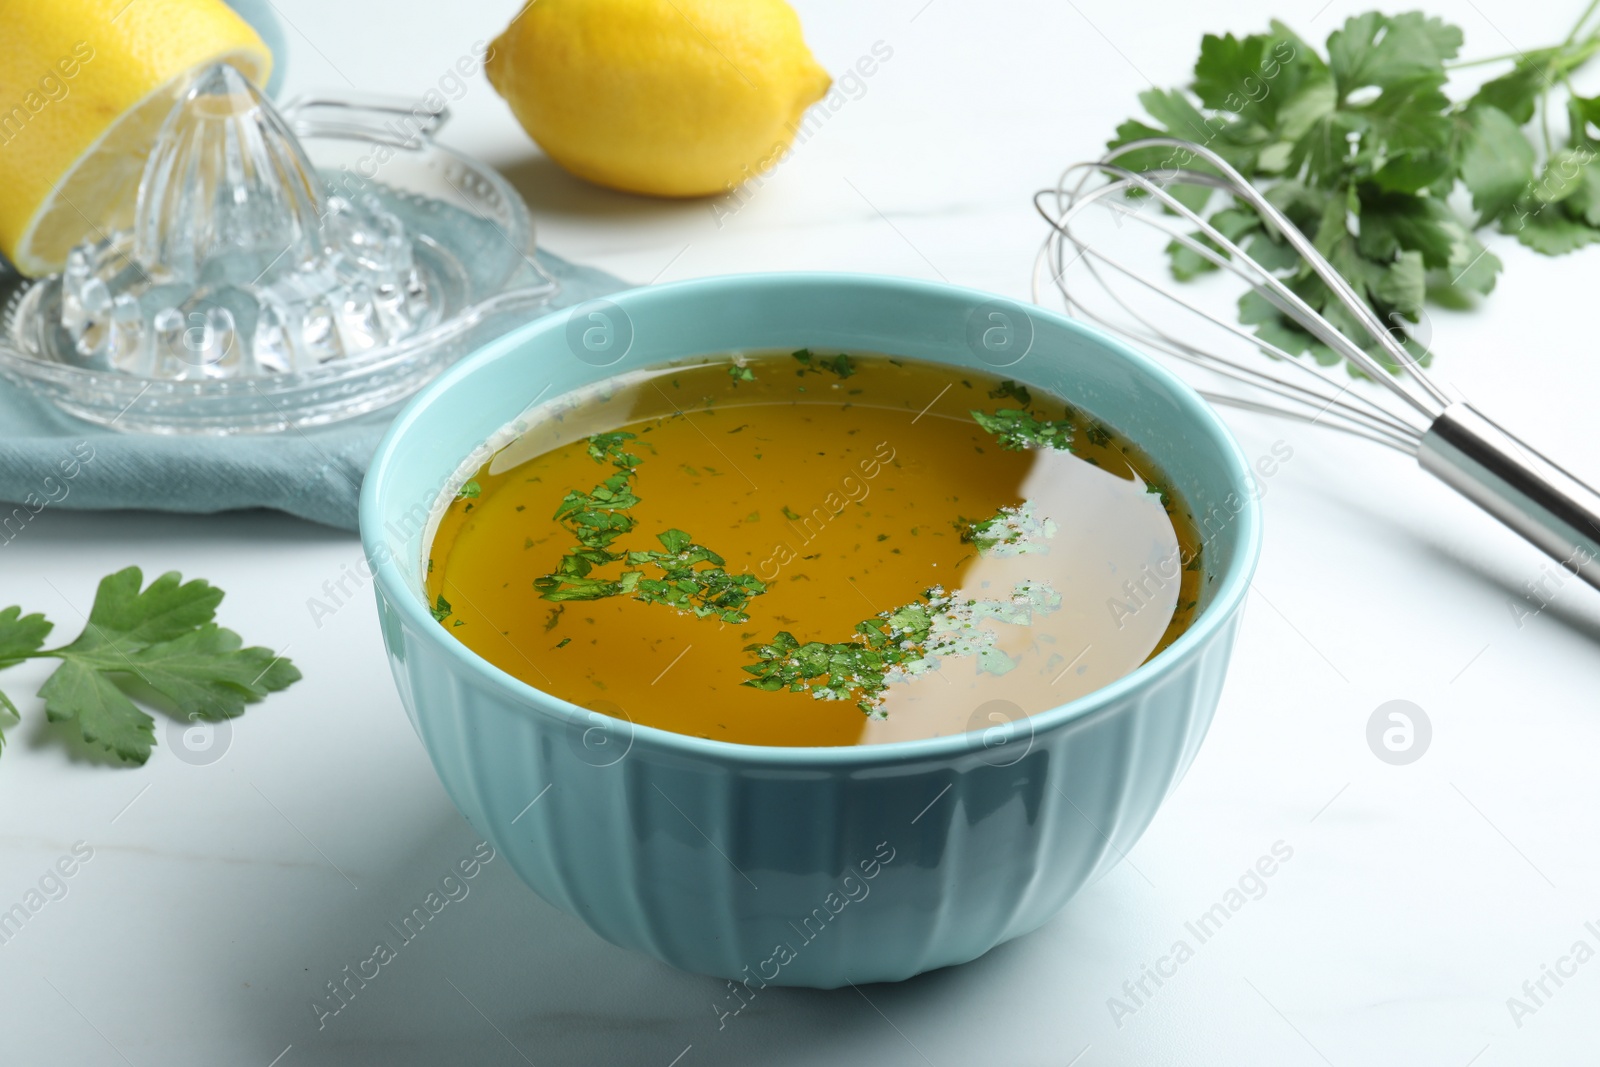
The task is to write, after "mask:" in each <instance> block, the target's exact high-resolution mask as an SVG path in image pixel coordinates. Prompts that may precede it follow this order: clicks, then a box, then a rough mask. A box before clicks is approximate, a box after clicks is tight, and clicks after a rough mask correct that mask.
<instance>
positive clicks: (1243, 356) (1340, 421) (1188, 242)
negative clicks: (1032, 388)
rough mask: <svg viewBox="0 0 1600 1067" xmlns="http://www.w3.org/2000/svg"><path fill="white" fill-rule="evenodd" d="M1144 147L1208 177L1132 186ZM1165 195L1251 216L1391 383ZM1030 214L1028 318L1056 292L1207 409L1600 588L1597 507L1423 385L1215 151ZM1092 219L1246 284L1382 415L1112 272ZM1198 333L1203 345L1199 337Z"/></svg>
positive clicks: (1164, 284)
mask: <svg viewBox="0 0 1600 1067" xmlns="http://www.w3.org/2000/svg"><path fill="white" fill-rule="evenodd" d="M1150 148H1171V149H1172V150H1173V158H1177V157H1178V156H1180V155H1185V154H1186V155H1187V156H1188V157H1189V158H1191V159H1197V160H1202V161H1204V162H1205V163H1206V164H1207V165H1208V166H1210V167H1211V168H1214V170H1215V173H1209V172H1204V171H1198V170H1193V169H1189V168H1188V167H1176V168H1170V169H1162V170H1156V171H1144V172H1140V171H1135V170H1131V169H1129V168H1127V167H1125V166H1122V165H1120V164H1119V163H1118V160H1119V159H1121V158H1123V157H1124V156H1126V155H1128V154H1129V153H1132V152H1137V151H1139V150H1141V149H1150ZM1175 185H1191V186H1199V187H1202V188H1205V189H1207V190H1217V189H1220V190H1222V191H1224V192H1226V193H1228V194H1230V195H1231V196H1232V197H1233V198H1234V202H1235V205H1234V206H1237V207H1245V208H1249V209H1252V210H1254V211H1255V212H1257V213H1258V214H1259V215H1260V216H1261V218H1262V219H1263V221H1264V222H1265V224H1266V226H1267V228H1268V229H1269V231H1271V232H1272V233H1273V234H1275V235H1276V236H1277V237H1279V238H1280V239H1281V240H1282V241H1284V242H1286V243H1287V244H1288V245H1289V246H1290V247H1291V248H1293V249H1294V251H1295V252H1297V253H1298V254H1299V255H1300V257H1302V259H1303V260H1304V261H1305V262H1306V263H1307V264H1308V265H1309V266H1310V267H1311V269H1312V270H1313V271H1315V272H1316V274H1317V276H1318V277H1319V278H1321V279H1322V281H1323V283H1324V284H1326V285H1327V287H1328V289H1329V290H1330V291H1331V292H1332V293H1333V294H1334V296H1335V297H1336V298H1337V299H1338V300H1339V302H1340V303H1341V304H1342V305H1343V306H1344V307H1345V308H1346V309H1347V310H1348V311H1349V313H1350V315H1351V316H1352V317H1353V318H1354V320H1355V321H1356V322H1358V323H1359V324H1360V325H1361V327H1362V329H1363V331H1364V332H1365V333H1366V335H1367V336H1368V338H1369V339H1370V342H1371V343H1373V344H1376V345H1377V346H1378V347H1379V348H1380V349H1381V350H1382V351H1383V353H1384V354H1385V355H1386V356H1387V357H1388V358H1389V360H1391V361H1392V363H1393V364H1394V366H1396V367H1398V368H1399V373H1398V374H1396V373H1391V371H1390V369H1389V368H1387V367H1385V366H1384V365H1383V364H1382V363H1381V362H1380V361H1379V360H1378V359H1375V358H1374V357H1373V356H1372V355H1371V354H1370V353H1369V352H1368V351H1367V346H1363V345H1362V344H1358V343H1357V342H1356V341H1355V340H1353V339H1352V338H1350V337H1348V336H1346V335H1345V334H1344V333H1341V332H1340V331H1339V330H1338V329H1336V328H1334V326H1333V325H1332V324H1331V323H1330V322H1329V321H1328V320H1327V319H1326V318H1324V317H1323V316H1322V315H1321V314H1319V313H1318V312H1317V311H1316V310H1315V309H1314V308H1313V307H1312V306H1311V305H1310V304H1308V303H1307V302H1306V301H1305V300H1303V299H1302V298H1301V297H1300V296H1299V295H1298V294H1296V293H1295V292H1294V291H1293V290H1292V289H1290V288H1289V286H1288V285H1287V284H1285V278H1284V277H1281V276H1280V274H1279V273H1278V272H1275V271H1273V270H1271V269H1269V268H1268V267H1266V266H1264V265H1262V264H1261V263H1258V262H1256V261H1255V260H1254V259H1252V258H1250V257H1249V256H1248V255H1246V254H1245V253H1244V252H1243V251H1242V250H1241V249H1240V248H1239V246H1238V245H1236V244H1235V243H1234V242H1233V241H1231V240H1230V239H1229V238H1228V237H1227V236H1226V235H1225V234H1223V233H1222V232H1221V231H1220V230H1219V229H1217V227H1215V226H1213V225H1211V224H1210V223H1208V222H1206V221H1205V220H1204V219H1202V218H1201V216H1200V215H1199V214H1198V213H1197V212H1196V211H1194V210H1191V209H1190V208H1189V207H1187V206H1185V204H1184V203H1183V202H1181V201H1180V200H1179V199H1178V198H1177V197H1174V196H1173V195H1172V193H1171V192H1169V191H1168V190H1169V188H1170V187H1172V186H1175ZM1130 193H1134V194H1135V195H1133V196H1130V195H1129V194H1130ZM1138 193H1143V194H1144V195H1142V196H1139V195H1138ZM1034 204H1035V206H1036V207H1037V208H1038V209H1039V213H1040V214H1041V215H1043V216H1044V218H1045V220H1046V221H1047V222H1049V223H1050V227H1051V232H1050V235H1049V236H1048V237H1047V238H1046V240H1045V242H1044V245H1043V247H1042V248H1041V249H1040V250H1039V256H1038V258H1037V260H1036V261H1035V263H1034V276H1033V299H1034V302H1035V303H1040V302H1041V299H1040V298H1041V296H1042V294H1043V291H1044V290H1045V288H1046V287H1048V286H1054V287H1055V288H1056V289H1057V290H1058V291H1059V293H1060V295H1061V298H1062V300H1063V301H1064V302H1065V306H1066V310H1067V312H1068V313H1069V314H1072V315H1074V316H1076V317H1078V318H1082V319H1086V320H1089V321H1092V322H1095V323H1097V324H1098V325H1101V326H1103V327H1106V328H1108V329H1110V330H1112V331H1113V332H1115V333H1118V334H1121V335H1122V336H1124V337H1126V338H1128V339H1129V340H1130V341H1132V342H1133V343H1134V344H1135V345H1136V346H1139V347H1142V348H1145V349H1153V350H1156V351H1160V352H1164V353H1166V354H1167V355H1170V356H1173V357H1175V358H1177V359H1179V360H1182V361H1184V362H1186V363H1190V364H1193V365H1195V366H1198V367H1202V368H1204V369H1205V370H1207V371H1209V372H1211V373H1212V374H1214V375H1217V376H1220V378H1222V379H1225V380H1226V381H1227V383H1229V384H1230V385H1231V387H1232V390H1231V391H1228V392H1221V391H1218V390H1215V389H1202V390H1201V393H1202V394H1203V395H1204V396H1206V397H1207V399H1209V400H1211V401H1212V402H1213V403H1219V404H1226V405H1229V406H1232V407H1239V408H1244V409H1247V410H1252V411H1260V412H1266V413H1269V414H1274V415H1280V416H1284V417H1287V418H1291V419H1297V420H1300V421H1303V422H1308V423H1314V424H1317V425H1321V426H1325V427H1328V428H1330V429H1337V430H1342V431H1344V432H1346V433H1351V434H1355V435H1356V436H1359V437H1364V438H1366V439H1368V440H1371V441H1375V442H1377V443H1379V444H1383V445H1386V446H1388V447H1390V448H1394V449H1396V450H1398V451H1400V452H1404V453H1406V454H1408V455H1412V456H1415V457H1416V459H1417V461H1418V463H1420V464H1421V466H1422V468H1423V469H1424V470H1427V471H1429V472H1430V473H1432V474H1433V475H1435V476H1436V477H1438V478H1439V479H1440V480H1441V481H1443V482H1444V483H1445V484H1447V485H1449V486H1450V487H1451V488H1453V489H1455V490H1456V491H1457V492H1459V493H1461V494H1462V495H1463V496H1465V497H1466V498H1467V499H1469V500H1471V501H1472V502H1473V503H1475V504H1477V505H1478V506H1479V507H1481V508H1483V509H1484V510H1485V511H1487V512H1488V513H1489V514H1491V515H1493V516H1494V517H1495V518H1497V519H1499V520H1500V521H1501V522H1503V523H1505V524H1506V525H1507V526H1509V527H1510V528H1511V529H1513V530H1515V531H1516V532H1517V533H1518V534H1520V535H1522V536H1523V537H1524V538H1526V539H1527V540H1528V541H1529V542H1531V543H1532V544H1534V545H1535V546H1537V547H1538V548H1539V549H1540V550H1542V551H1543V552H1545V553H1546V554H1548V555H1549V556H1550V557H1551V558H1552V559H1554V560H1556V561H1557V562H1558V563H1560V564H1561V565H1562V566H1564V567H1566V568H1567V569H1568V570H1570V571H1572V572H1573V573H1575V574H1577V575H1578V576H1579V577H1581V578H1582V579H1583V580H1584V581H1586V582H1588V583H1589V584H1590V585H1592V586H1595V587H1596V588H1600V494H1597V493H1596V492H1595V491H1594V490H1593V489H1591V488H1590V487H1589V486H1588V485H1586V484H1585V483H1584V482H1582V481H1581V480H1579V479H1578V478H1576V477H1574V476H1573V475H1572V474H1570V473H1569V472H1567V471H1566V470H1564V469H1562V467H1561V466H1560V465H1558V464H1557V463H1555V462H1554V461H1552V460H1550V459H1548V458H1547V457H1545V456H1543V455H1541V454H1540V453H1539V452H1538V451H1537V450H1535V449H1534V448H1532V447H1531V446H1529V445H1528V444H1526V443H1525V442H1523V441H1521V440H1520V439H1518V438H1517V437H1516V436H1514V435H1513V434H1511V433H1509V432H1507V431H1506V430H1504V429H1503V428H1501V427H1500V426H1499V425H1498V424H1496V423H1495V422H1493V421H1492V420H1490V419H1489V418H1487V417H1485V416H1484V415H1482V414H1481V413H1479V412H1478V411H1477V410H1476V409H1475V408H1473V407H1472V406H1471V405H1469V404H1467V403H1464V402H1461V401H1455V400H1452V399H1451V398H1450V397H1449V396H1448V395H1446V394H1445V392H1444V391H1443V390H1442V389H1440V388H1439V387H1438V386H1437V385H1435V384H1434V383H1433V382H1432V381H1430V380H1429V379H1428V376H1427V375H1426V374H1425V373H1424V372H1423V370H1422V368H1421V367H1420V366H1419V365H1418V363H1417V358H1416V357H1415V356H1413V355H1412V354H1411V353H1410V352H1409V351H1408V350H1407V348H1406V346H1405V345H1404V344H1403V343H1402V342H1401V340H1400V339H1398V338H1397V337H1396V336H1395V335H1394V334H1393V333H1392V332H1391V331H1390V329H1389V328H1388V327H1386V325H1385V324H1384V323H1383V322H1382V321H1381V320H1380V319H1379V318H1378V316H1377V315H1376V314H1375V313H1374V312H1373V310H1372V309H1371V308H1370V307H1369V306H1368V305H1367V303H1366V301H1365V300H1363V299H1362V297H1361V296H1360V294H1358V293H1357V292H1356V291H1355V289H1353V288H1352V287H1351V285H1350V283H1349V282H1348V281H1346V280H1345V279H1344V278H1343V277H1341V276H1340V275H1339V272H1338V271H1336V270H1334V268H1333V266H1332V265H1331V264H1330V263H1329V262H1328V261H1327V260H1326V259H1325V258H1324V257H1323V256H1322V254H1321V253H1319V252H1318V251H1317V249H1316V248H1315V247H1314V246H1313V245H1312V243H1311V241H1310V240H1309V239H1308V238H1307V237H1306V236H1305V234H1303V233H1302V232H1300V230H1299V229H1298V228H1297V227H1296V226H1295V225H1294V223H1292V222H1290V221H1289V219H1288V218H1287V217H1286V216H1285V215H1284V214H1283V212H1281V211H1280V210H1278V208H1277V207H1275V206H1274V205H1273V204H1272V203H1271V202H1270V201H1269V200H1268V199H1267V198H1266V196H1265V195H1263V193H1262V192H1261V191H1260V190H1259V189H1257V188H1256V187H1255V186H1254V185H1252V184H1251V183H1250V182H1249V181H1248V180H1247V179H1246V178H1245V177H1244V176H1243V175H1242V174H1240V173H1239V172H1238V171H1237V170H1235V169H1234V168H1233V167H1232V166H1230V165H1229V164H1228V163H1227V161H1225V160H1224V159H1222V158H1221V157H1220V156H1218V155H1217V154H1216V153H1215V152H1212V151H1211V150H1210V149H1208V148H1206V147H1204V146H1203V145H1199V144H1195V143H1193V142H1189V141H1182V140H1177V139H1169V138H1150V139H1147V140H1142V141H1136V142H1133V143H1130V144H1127V145H1124V146H1122V147H1120V148H1117V149H1114V150H1112V151H1111V152H1109V153H1107V154H1106V155H1105V156H1104V157H1102V158H1101V159H1099V160H1097V161H1095V162H1092V163H1079V164H1075V165H1074V166H1071V167H1068V168H1067V170H1066V171H1065V172H1064V173H1063V174H1062V176H1061V180H1060V182H1059V183H1058V184H1057V185H1056V187H1055V188H1054V189H1045V190H1041V191H1040V192H1039V193H1038V194H1037V195H1036V196H1035V197H1034ZM1096 207H1098V208H1101V209H1102V210H1103V211H1109V212H1110V214H1111V217H1112V219H1113V221H1115V222H1116V224H1117V227H1118V229H1119V230H1120V229H1121V228H1122V226H1123V224H1124V223H1127V222H1134V223H1137V224H1139V225H1143V226H1148V227H1151V228H1153V229H1154V230H1157V231H1159V232H1160V233H1162V234H1164V235H1166V237H1168V238H1169V239H1170V240H1172V241H1175V242H1177V243H1178V244H1180V245H1182V246H1183V247H1184V248H1187V249H1189V250H1190V251H1192V252H1193V253H1195V254H1196V255H1198V256H1199V257H1201V258H1202V259H1204V260H1206V261H1207V262H1209V263H1210V264H1212V265H1214V266H1216V267H1218V268H1219V269H1221V270H1222V271H1226V272H1228V273H1230V274H1232V275H1234V276H1236V277H1238V278H1241V279H1243V280H1244V281H1245V283H1246V284H1247V285H1249V286H1250V287H1251V288H1253V289H1254V290H1255V291H1256V292H1258V293H1259V294H1261V296H1262V297H1264V298H1265V299H1266V300H1267V301H1269V302H1270V303H1271V304H1272V305H1273V306H1274V307H1276V308H1277V309H1278V310H1279V311H1280V312H1282V313H1283V314H1284V315H1285V316H1287V317H1288V318H1290V319H1292V320H1293V321H1294V322H1296V323H1298V324H1299V325H1300V326H1302V327H1303V328H1304V329H1305V330H1307V331H1308V332H1309V333H1311V334H1312V335H1313V336H1314V337H1316V339H1317V340H1319V341H1321V342H1322V343H1323V344H1325V345H1326V346H1327V347H1328V348H1329V349H1331V350H1332V351H1333V352H1334V353H1336V354H1337V355H1338V356H1339V357H1340V359H1341V361H1342V362H1343V363H1348V364H1349V366H1351V367H1354V368H1356V369H1357V370H1359V371H1360V372H1361V374H1362V375H1363V376H1364V377H1365V378H1366V379H1369V380H1370V381H1371V382H1375V383H1377V386H1378V387H1379V389H1381V390H1382V391H1384V392H1386V393H1387V394H1389V400H1388V402H1387V403H1380V402H1379V397H1377V396H1375V395H1372V394H1374V393H1377V390H1374V389H1373V388H1372V387H1371V386H1370V385H1368V384H1367V383H1365V382H1363V381H1361V380H1360V379H1358V378H1356V377H1353V376H1351V375H1349V374H1348V372H1347V370H1346V369H1345V368H1343V367H1342V366H1340V365H1336V367H1335V368H1334V369H1336V370H1338V376H1335V374H1333V373H1330V372H1329V371H1328V370H1325V369H1323V368H1321V367H1319V366H1317V365H1316V364H1315V363H1314V362H1313V361H1310V360H1307V359H1304V358H1297V357H1295V356H1292V355H1290V354H1289V353H1288V352H1286V351H1284V350H1283V349H1281V348H1279V347H1277V346H1275V345H1273V344H1271V343H1269V342H1267V341H1265V340H1263V339H1262V338H1260V337H1257V336H1255V335H1254V334H1252V333H1251V332H1249V331H1248V330H1246V329H1245V328H1243V327H1241V326H1239V325H1236V324H1235V323H1233V322H1230V321H1226V320H1225V319H1224V318H1222V317H1219V316H1217V315H1213V314H1211V313H1210V312H1207V311H1205V310H1203V309H1202V308H1201V307H1200V306H1198V305H1197V304H1196V303H1195V302H1193V301H1191V300H1190V299H1188V298H1187V296H1186V295H1180V294H1179V293H1178V292H1176V291H1174V286H1173V284H1172V283H1171V282H1170V280H1169V279H1165V278H1161V279H1153V278H1151V277H1149V276H1147V273H1146V272H1142V271H1141V270H1140V269H1137V268H1132V267H1129V266H1127V265H1125V264H1124V263H1123V262H1121V261H1119V260H1118V259H1117V258H1116V257H1115V256H1114V255H1113V254H1111V253H1112V250H1110V249H1108V248H1106V247H1105V246H1106V245H1107V244H1110V243H1112V242H1110V241H1099V242H1091V240H1090V239H1089V237H1088V236H1087V235H1086V234H1085V233H1084V218H1083V216H1085V213H1086V212H1088V211H1089V210H1090V209H1092V208H1096ZM1163 207H1164V208H1167V209H1169V211H1162V210H1160V209H1161V208H1163ZM1197 235H1203V236H1204V238H1205V240H1200V239H1199V238H1198V237H1197ZM1208 242H1209V243H1208ZM1163 311H1165V312H1166V313H1167V314H1166V315H1163V314H1161V312H1163ZM1186 316H1195V317H1198V319H1199V320H1203V321H1198V322H1197V321H1195V319H1194V318H1189V317H1186ZM1202 333H1207V334H1210V335H1211V336H1210V337H1207V338H1202V337H1201V336H1200V335H1201V334H1202ZM1252 350H1253V351H1252ZM1262 355H1265V356H1267V357H1270V358H1269V359H1262V358H1261V357H1262ZM1219 384H1220V383H1219ZM1396 401H1398V402H1396Z"/></svg>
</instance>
